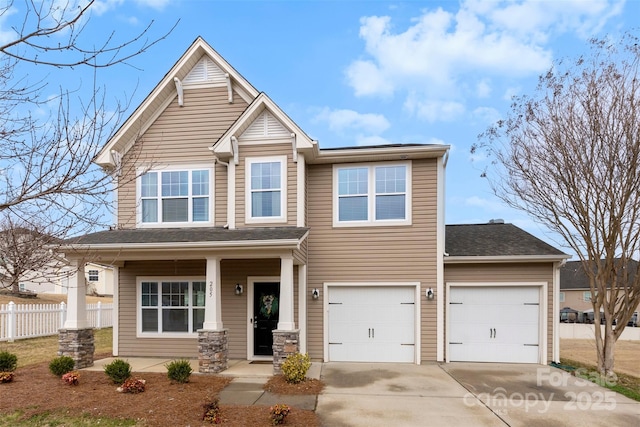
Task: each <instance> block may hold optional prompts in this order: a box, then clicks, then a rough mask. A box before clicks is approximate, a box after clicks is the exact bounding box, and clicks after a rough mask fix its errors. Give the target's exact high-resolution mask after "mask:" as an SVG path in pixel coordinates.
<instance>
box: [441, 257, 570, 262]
mask: <svg viewBox="0 0 640 427" xmlns="http://www.w3.org/2000/svg"><path fill="white" fill-rule="evenodd" d="M567 258H571V255H496V256H445V257H444V263H445V264H483V263H497V262H507V263H509V262H553V261H560V260H563V259H567Z"/></svg>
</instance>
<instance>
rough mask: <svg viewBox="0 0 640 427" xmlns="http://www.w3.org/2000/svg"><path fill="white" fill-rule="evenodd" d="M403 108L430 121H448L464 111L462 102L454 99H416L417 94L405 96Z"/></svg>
mask: <svg viewBox="0 0 640 427" xmlns="http://www.w3.org/2000/svg"><path fill="white" fill-rule="evenodd" d="M404 108H405V109H406V110H407V111H409V112H410V113H412V114H415V115H416V116H418V117H420V118H422V119H424V120H426V121H428V122H430V123H433V122H438V121H441V122H450V121H453V120H455V119H457V118H459V117H460V116H461V115H462V114H464V112H465V107H464V105H463V104H461V103H459V102H456V101H446V100H435V99H418V95H417V94H415V93H414V94H411V95H409V97H407V99H406V101H405V103H404Z"/></svg>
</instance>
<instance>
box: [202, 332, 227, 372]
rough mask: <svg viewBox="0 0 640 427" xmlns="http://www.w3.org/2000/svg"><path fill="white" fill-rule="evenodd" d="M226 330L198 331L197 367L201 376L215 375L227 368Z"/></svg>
mask: <svg viewBox="0 0 640 427" xmlns="http://www.w3.org/2000/svg"><path fill="white" fill-rule="evenodd" d="M228 333H229V330H228V329H221V330H219V331H207V330H204V329H200V330H199V331H198V366H199V372H200V373H202V374H217V373H218V372H222V371H224V370H225V369H227V368H228V360H229V346H228V345H227V339H228V338H227V335H228Z"/></svg>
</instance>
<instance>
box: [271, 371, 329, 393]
mask: <svg viewBox="0 0 640 427" xmlns="http://www.w3.org/2000/svg"><path fill="white" fill-rule="evenodd" d="M264 389H265V391H268V392H271V393H275V394H320V392H322V390H323V389H324V383H323V382H322V381H320V380H316V379H313V378H307V379H305V380H304V381H302V382H299V383H297V384H289V383H288V382H287V381H286V380H285V379H284V377H283V376H282V375H277V376H275V377H271V378H270V379H269V381H267V383H266V384H265V385H264Z"/></svg>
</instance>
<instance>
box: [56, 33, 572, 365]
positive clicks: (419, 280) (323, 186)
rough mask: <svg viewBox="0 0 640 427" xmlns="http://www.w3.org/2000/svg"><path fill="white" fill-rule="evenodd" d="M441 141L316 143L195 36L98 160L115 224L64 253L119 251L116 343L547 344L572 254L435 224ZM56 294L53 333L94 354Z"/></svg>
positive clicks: (388, 348)
mask: <svg viewBox="0 0 640 427" xmlns="http://www.w3.org/2000/svg"><path fill="white" fill-rule="evenodd" d="M448 150H449V146H447V145H413V144H411V145H387V146H375V147H347V148H332V149H322V148H320V147H319V146H318V143H317V142H316V141H314V140H312V139H311V138H309V136H308V135H307V134H306V133H305V132H304V131H303V130H302V129H300V128H299V127H298V125H297V124H296V123H294V122H293V121H292V120H291V119H290V118H289V117H288V116H287V115H286V114H285V112H283V111H282V110H281V109H280V108H279V107H278V106H277V105H276V104H275V103H274V102H273V101H272V100H271V99H270V98H269V97H268V96H267V95H266V94H265V93H263V92H258V90H256V89H255V88H254V87H253V86H252V85H251V84H250V83H249V82H248V81H246V80H245V79H244V78H243V77H242V75H240V74H239V73H238V72H237V71H236V70H235V69H234V68H233V67H231V65H229V64H228V63H227V62H226V61H225V60H224V59H223V58H222V57H221V56H220V55H219V54H218V53H217V52H216V51H214V50H213V49H212V48H211V47H210V46H209V45H208V44H207V43H206V42H205V41H204V40H202V39H201V38H198V39H197V40H195V42H194V43H193V44H192V45H191V47H189V49H188V50H187V51H186V52H185V53H184V55H183V56H182V57H181V58H180V59H179V60H178V61H177V63H176V64H175V65H174V66H173V67H172V68H171V69H170V70H169V72H168V73H167V74H166V75H165V77H164V78H163V79H162V80H161V81H160V82H159V84H158V85H157V86H156V87H155V89H153V91H152V92H151V93H150V94H149V95H148V97H147V98H146V99H145V100H144V101H143V103H142V104H141V105H140V106H139V107H138V108H137V109H136V110H135V111H134V113H133V114H132V115H131V117H130V118H129V119H128V120H127V121H126V122H125V123H124V125H123V126H122V127H121V128H120V129H119V130H118V132H117V133H116V134H115V136H114V137H113V138H112V139H111V140H110V141H108V142H107V143H106V145H105V147H104V148H103V149H102V151H101V152H100V154H99V155H98V156H97V158H96V162H97V163H98V164H99V165H101V166H102V167H104V168H105V169H107V170H109V171H113V172H114V173H115V175H116V176H118V181H119V185H118V190H117V215H118V226H117V227H116V228H115V229H113V230H108V231H102V232H97V233H93V234H89V235H85V236H81V237H79V238H77V239H73V240H71V241H68V242H67V246H66V247H65V253H66V256H67V257H68V258H69V259H74V260H76V261H75V262H76V265H79V266H81V265H83V263H82V260H84V259H85V258H87V257H90V258H91V259H92V260H94V261H95V262H100V263H102V264H108V265H112V266H113V267H114V270H115V275H116V277H117V280H115V283H116V286H115V289H114V304H115V307H116V311H117V316H116V320H115V325H114V342H113V352H114V355H117V356H121V357H134V356H146V357H152V356H162V357H168V356H171V357H198V358H199V359H200V371H201V372H218V371H220V370H223V369H225V368H226V366H227V360H228V359H247V360H269V361H271V360H273V364H274V369H275V370H276V372H277V371H278V369H279V365H280V363H281V361H282V360H283V359H284V358H285V357H286V356H287V355H288V354H290V353H291V352H294V351H301V352H308V353H309V354H310V356H311V358H312V359H314V360H323V361H356V362H358V361H362V362H365V361H374V362H406V363H421V362H423V361H455V360H467V361H502V362H529V363H546V362H547V361H550V360H559V352H558V348H557V345H558V344H557V340H556V334H555V327H556V323H557V322H554V321H553V316H554V315H555V314H554V313H557V312H558V308H559V307H558V302H557V300H556V296H557V289H558V266H559V264H560V263H561V262H563V261H564V259H566V258H567V256H566V255H564V254H563V253H562V252H560V251H558V250H557V249H555V248H553V247H551V246H549V245H548V244H546V243H544V242H542V241H540V240H539V239H537V238H535V237H533V236H532V235H530V234H528V233H526V232H524V231H523V230H521V229H519V228H517V227H515V226H513V225H510V224H504V223H501V222H500V221H496V222H494V223H491V224H480V225H458V226H447V227H445V223H444V181H445V168H446V163H447V156H448ZM445 237H446V241H445ZM80 270H81V269H80ZM83 277H84V276H83V275H82V274H78V275H77V276H75V279H74V280H76V281H77V283H74V286H75V287H72V289H76V288H78V289H80V288H82V286H84V283H83V280H82V278H83ZM69 305H70V309H69V314H68V321H67V323H66V324H65V329H64V330H63V331H61V334H66V335H68V336H66V339H67V341H69V340H70V342H74V343H76V344H77V342H78V341H79V342H80V343H81V344H82V342H83V341H86V343H87V344H86V348H85V349H84V350H82V345H81V346H80V347H79V348H80V349H81V350H80V351H84V353H83V354H85V353H91V347H90V343H89V340H90V338H89V337H90V333H89V332H88V331H87V328H86V321H85V319H84V317H85V315H84V307H83V302H82V299H81V298H75V297H73V296H70V304H69ZM71 306H73V307H71ZM63 341H64V340H63ZM85 350H86V351H85ZM61 351H62V352H67V351H70V350H69V349H67V348H61ZM74 357H79V356H78V355H77V354H75V355H74ZM85 362H86V363H91V362H90V361H89V360H88V358H87V360H86V361H85Z"/></svg>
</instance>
